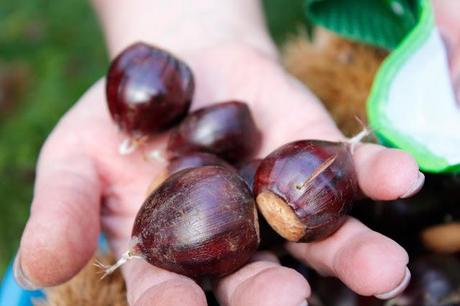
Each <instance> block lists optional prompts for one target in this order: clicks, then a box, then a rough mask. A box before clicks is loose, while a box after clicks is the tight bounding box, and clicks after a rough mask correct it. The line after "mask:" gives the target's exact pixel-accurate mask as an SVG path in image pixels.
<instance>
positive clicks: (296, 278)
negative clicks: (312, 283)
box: [215, 253, 310, 306]
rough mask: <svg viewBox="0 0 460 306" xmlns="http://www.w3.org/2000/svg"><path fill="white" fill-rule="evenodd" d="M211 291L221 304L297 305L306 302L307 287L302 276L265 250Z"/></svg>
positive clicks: (254, 305)
mask: <svg viewBox="0 0 460 306" xmlns="http://www.w3.org/2000/svg"><path fill="white" fill-rule="evenodd" d="M215 293H216V296H217V299H218V300H219V303H220V304H221V305H225V306H239V305H244V306H258V305H263V306H270V305H274V306H275V305H286V306H291V305H292V306H301V305H306V304H305V302H306V299H307V297H308V296H309V295H310V287H309V286H308V283H307V281H306V280H305V278H304V277H303V276H302V275H300V274H299V273H298V272H296V271H295V270H293V269H289V268H286V267H282V266H280V265H279V263H278V262H277V260H276V258H274V256H273V255H269V254H266V253H265V254H260V255H259V258H258V259H257V260H256V261H254V262H252V263H249V264H248V265H246V266H244V267H243V268H241V269H240V270H238V271H237V272H235V273H233V274H231V275H229V276H227V277H225V278H224V279H222V280H221V281H220V282H219V283H218V284H217V287H216V289H215Z"/></svg>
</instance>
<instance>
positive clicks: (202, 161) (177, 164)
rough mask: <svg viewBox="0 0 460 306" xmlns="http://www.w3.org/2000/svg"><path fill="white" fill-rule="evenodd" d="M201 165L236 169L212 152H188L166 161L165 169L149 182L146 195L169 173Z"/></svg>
mask: <svg viewBox="0 0 460 306" xmlns="http://www.w3.org/2000/svg"><path fill="white" fill-rule="evenodd" d="M201 166H221V167H224V168H227V169H230V170H233V171H236V170H235V168H233V166H232V165H230V164H229V163H227V162H226V161H225V160H223V159H221V158H219V157H217V156H216V155H214V154H209V153H204V152H192V153H188V154H185V155H182V156H179V157H177V158H174V159H172V160H170V161H169V162H168V165H167V166H166V169H165V170H164V171H163V172H161V173H160V174H159V175H158V176H157V177H155V179H154V180H153V181H152V182H151V183H150V185H149V187H148V189H147V195H149V194H150V193H151V192H152V191H154V190H155V189H156V188H157V187H158V186H159V185H160V184H161V183H163V182H164V180H165V179H166V178H167V177H168V176H170V175H171V174H173V173H176V172H179V171H181V170H184V169H189V168H194V167H201Z"/></svg>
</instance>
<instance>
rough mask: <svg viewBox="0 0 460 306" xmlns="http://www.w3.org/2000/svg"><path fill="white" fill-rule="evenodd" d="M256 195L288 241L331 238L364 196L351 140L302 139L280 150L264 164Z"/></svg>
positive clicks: (255, 191)
mask: <svg viewBox="0 0 460 306" xmlns="http://www.w3.org/2000/svg"><path fill="white" fill-rule="evenodd" d="M254 194H255V195H256V201H257V205H258V207H259V210H260V212H261V213H262V214H263V216H264V217H265V219H266V220H267V222H268V223H269V224H270V225H271V226H272V227H273V229H274V230H275V231H276V232H278V234H280V235H281V236H283V237H284V238H286V239H287V240H290V241H303V242H309V241H313V240H320V239H324V238H326V237H328V236H329V235H331V234H332V233H334V232H335V231H336V230H337V229H338V228H339V227H340V226H341V225H342V224H343V222H344V221H345V219H346V214H347V212H348V211H349V210H350V208H351V204H352V202H353V201H354V200H355V199H356V197H357V195H358V194H359V188H358V182H357V178H356V174H355V169H354V165H353V159H352V156H351V152H350V145H349V143H338V142H329V141H320V140H300V141H295V142H292V143H288V144H286V145H284V146H282V147H280V148H278V149H277V150H275V151H274V152H272V153H271V154H269V155H268V156H267V157H266V158H264V159H263V160H262V162H261V164H260V166H259V167H258V169H257V173H256V176H255V180H254Z"/></svg>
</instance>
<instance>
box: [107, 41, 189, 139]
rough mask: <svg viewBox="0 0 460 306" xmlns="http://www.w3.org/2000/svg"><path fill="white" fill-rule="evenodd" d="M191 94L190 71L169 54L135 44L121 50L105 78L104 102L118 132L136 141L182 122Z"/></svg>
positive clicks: (158, 49) (155, 48)
mask: <svg viewBox="0 0 460 306" xmlns="http://www.w3.org/2000/svg"><path fill="white" fill-rule="evenodd" d="M193 92H194V80H193V75H192V71H191V70H190V68H189V67H188V66H187V65H186V64H185V63H184V62H183V61H181V60H180V59H178V58H176V57H175V56H173V55H172V54H170V53H169V52H167V51H165V50H163V49H160V48H157V47H154V46H150V45H147V44H145V43H140V42H139V43H136V44H133V45H131V46H129V47H128V48H126V49H125V50H123V51H122V52H121V53H120V54H119V55H118V56H117V57H116V58H115V59H114V60H113V61H112V64H111V65H110V68H109V71H108V74H107V83H106V94H107V102H108V106H109V110H110V114H111V115H112V118H113V120H114V121H115V122H116V123H117V124H118V126H119V128H120V129H121V130H122V131H123V132H126V133H128V134H129V135H131V136H132V137H133V138H139V137H141V136H145V135H148V134H151V133H153V132H157V131H161V130H164V129H166V128H168V127H170V126H172V125H174V124H175V123H177V122H179V121H180V120H182V119H183V118H184V117H185V115H186V114H187V112H188V109H189V107H190V103H191V101H192V96H193Z"/></svg>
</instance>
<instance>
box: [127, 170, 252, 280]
mask: <svg viewBox="0 0 460 306" xmlns="http://www.w3.org/2000/svg"><path fill="white" fill-rule="evenodd" d="M132 244H133V245H134V246H133V247H132V252H131V253H132V254H133V255H134V256H141V257H143V258H144V259H145V260H146V261H147V262H149V263H151V264H152V265H155V266H157V267H160V268H164V269H167V270H169V271H173V272H176V273H180V274H183V275H186V276H189V277H191V278H194V279H205V278H216V277H222V276H225V275H227V274H229V273H232V272H234V271H235V270H237V269H238V268H240V267H241V266H242V265H244V264H245V263H246V262H247V261H248V260H249V258H250V257H251V256H252V255H253V254H254V252H255V251H256V249H257V247H258V244H259V233H258V221H257V211H256V207H255V203H254V199H253V196H252V194H251V192H250V190H249V189H248V187H247V186H246V183H245V182H244V181H243V179H242V178H241V177H240V176H239V175H238V174H237V173H236V171H232V170H229V169H226V168H224V167H220V166H203V167H196V168H190V169H185V170H181V171H179V172H177V173H174V174H173V175H171V176H170V177H169V178H167V179H166V180H165V181H164V182H163V183H162V184H161V185H160V186H158V188H157V189H155V191H154V192H152V193H151V194H150V196H149V197H148V198H147V199H146V200H145V202H144V204H143V205H142V207H141V209H140V211H139V212H138V214H137V217H136V219H135V223H134V227H133V231H132Z"/></svg>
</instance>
